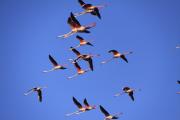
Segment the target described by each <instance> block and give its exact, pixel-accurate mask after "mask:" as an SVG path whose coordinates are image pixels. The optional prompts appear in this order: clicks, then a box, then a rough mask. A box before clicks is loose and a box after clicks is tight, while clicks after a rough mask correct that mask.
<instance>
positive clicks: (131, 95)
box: [129, 92, 134, 101]
mask: <svg viewBox="0 0 180 120" xmlns="http://www.w3.org/2000/svg"><path fill="white" fill-rule="evenodd" d="M129 96H130V97H131V99H132V101H134V96H133V92H130V93H129Z"/></svg>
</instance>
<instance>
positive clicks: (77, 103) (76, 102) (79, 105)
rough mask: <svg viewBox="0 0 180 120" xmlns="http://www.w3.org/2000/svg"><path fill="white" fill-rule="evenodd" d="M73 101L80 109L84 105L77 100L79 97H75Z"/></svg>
mask: <svg viewBox="0 0 180 120" xmlns="http://www.w3.org/2000/svg"><path fill="white" fill-rule="evenodd" d="M73 102H74V104H75V105H76V106H77V107H78V108H79V109H81V108H82V105H81V104H80V103H79V102H78V101H77V99H76V98H75V97H73Z"/></svg>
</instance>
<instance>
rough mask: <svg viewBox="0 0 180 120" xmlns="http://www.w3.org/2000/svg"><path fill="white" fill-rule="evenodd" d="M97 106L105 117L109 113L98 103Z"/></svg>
mask: <svg viewBox="0 0 180 120" xmlns="http://www.w3.org/2000/svg"><path fill="white" fill-rule="evenodd" d="M99 107H100V110H101V112H102V113H103V114H104V115H105V116H106V117H107V116H109V115H110V114H109V113H108V112H107V111H106V110H105V109H104V108H103V107H102V106H101V105H100V106H99Z"/></svg>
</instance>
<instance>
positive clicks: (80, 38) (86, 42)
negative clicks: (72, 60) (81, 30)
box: [76, 35, 93, 48]
mask: <svg viewBox="0 0 180 120" xmlns="http://www.w3.org/2000/svg"><path fill="white" fill-rule="evenodd" d="M76 38H77V39H78V40H79V41H80V44H79V45H77V46H76V48H78V47H80V46H83V45H89V46H93V45H92V44H91V43H90V42H88V41H86V40H85V39H84V38H82V37H80V36H79V35H77V36H76Z"/></svg>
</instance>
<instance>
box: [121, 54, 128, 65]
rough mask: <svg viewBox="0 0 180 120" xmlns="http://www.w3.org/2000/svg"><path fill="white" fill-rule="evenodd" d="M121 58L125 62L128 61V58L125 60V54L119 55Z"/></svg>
mask: <svg viewBox="0 0 180 120" xmlns="http://www.w3.org/2000/svg"><path fill="white" fill-rule="evenodd" d="M121 58H122V59H123V60H124V61H125V62H127V63H128V60H127V58H126V57H125V55H121Z"/></svg>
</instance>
